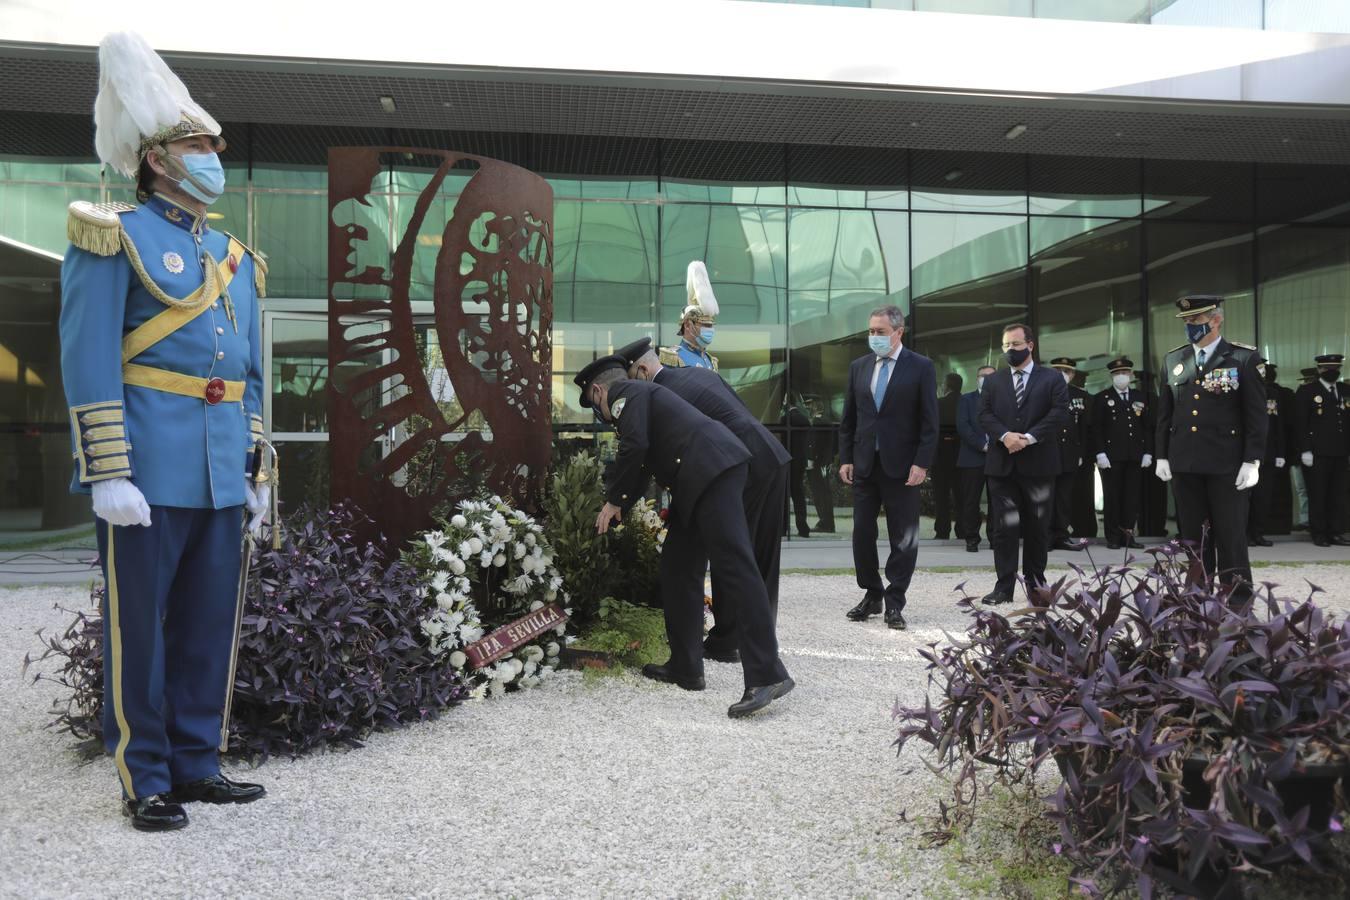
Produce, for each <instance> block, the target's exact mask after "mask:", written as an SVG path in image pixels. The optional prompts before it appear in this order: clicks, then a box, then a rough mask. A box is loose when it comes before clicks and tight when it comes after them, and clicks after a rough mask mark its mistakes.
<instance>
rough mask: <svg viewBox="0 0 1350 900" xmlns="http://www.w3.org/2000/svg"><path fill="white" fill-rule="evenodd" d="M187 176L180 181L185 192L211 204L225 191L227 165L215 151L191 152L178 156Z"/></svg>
mask: <svg viewBox="0 0 1350 900" xmlns="http://www.w3.org/2000/svg"><path fill="white" fill-rule="evenodd" d="M178 160H179V162H181V163H182V164H183V168H185V169H187V177H185V178H183V179H182V180H181V181H179V182H178V186H179V187H180V188H182V189H183V191H184V193H186V194H188V195H189V196H191V197H196V198H197V199H198V200H200V201H202V202H203V203H205V204H206V205H207V206H210V205H211V204H212V203H215V202H216V201H217V200H219V199H220V195H221V194H223V193H225V167H224V166H222V165H221V164H220V157H219V156H217V155H216V154H214V153H189V154H188V155H187V156H180V157H178Z"/></svg>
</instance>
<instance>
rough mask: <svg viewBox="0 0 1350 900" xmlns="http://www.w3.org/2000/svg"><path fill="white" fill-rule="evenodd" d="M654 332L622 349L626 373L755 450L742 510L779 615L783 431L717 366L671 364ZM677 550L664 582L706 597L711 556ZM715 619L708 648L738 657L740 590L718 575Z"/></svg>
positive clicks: (723, 657)
mask: <svg viewBox="0 0 1350 900" xmlns="http://www.w3.org/2000/svg"><path fill="white" fill-rule="evenodd" d="M651 343H652V341H651V338H642V339H640V340H636V341H634V342H633V343H631V344H629V345H628V346H626V347H624V348H622V349H621V350H619V353H618V355H619V356H621V357H623V360H624V362H625V363H626V364H627V366H628V376H629V377H630V378H636V379H639V380H641V381H650V382H653V383H655V384H659V385H661V387H663V388H667V389H668V390H670V391H673V392H674V393H675V395H676V396H678V397H679V398H680V399H681V400H683V401H684V402H686V403H688V404H689V405H690V406H692V407H694V409H696V410H698V411H699V412H701V413H703V414H704V415H705V416H707V417H708V418H710V419H713V420H714V421H717V422H721V423H722V424H723V425H725V426H727V428H729V429H730V430H731V433H732V434H733V435H735V436H736V439H737V440H738V441H740V442H741V443H742V444H744V445H745V448H746V449H747V450H749V451H750V462H749V468H748V470H747V474H746V480H745V497H744V515H745V518H746V524H747V525H748V527H749V529H750V542H751V545H752V546H753V548H754V554H755V566H756V569H757V570H758V572H759V574H760V577H761V578H763V579H764V589H765V591H766V592H767V593H768V596H769V609H770V610H772V612H773V616H774V620H775V621H777V618H778V563H779V559H780V557H781V556H782V547H783V542H782V536H783V511H784V507H785V505H786V503H785V501H786V500H787V496H786V495H787V491H788V474H789V470H790V468H791V466H790V463H791V457H789V456H788V452H787V450H785V449H784V448H783V445H782V443H780V442H779V440H778V438H776V437H774V436H773V433H772V432H770V431H769V429H767V428H765V427H764V425H763V424H762V423H760V421H759V420H758V419H756V418H755V417H754V416H753V415H751V414H750V410H749V409H747V408H746V406H745V403H743V402H742V401H741V398H740V396H739V395H738V394H737V393H736V392H735V391H734V390H732V387H731V385H729V384H727V383H726V382H725V381H723V380H722V376H721V375H718V374H717V373H716V372H714V371H712V370H711V369H704V368H700V367H692V366H686V367H684V368H679V369H673V368H670V367H669V366H663V365H661V362H660V360H659V359H658V358H657V354H656V351H654V350H653V349H652V347H651ZM676 549H684V548H671V547H670V546H669V536H667V540H666V546H664V547H663V548H662V554H661V563H662V566H661V571H662V575H661V579H662V582H667V581H671V580H674V581H676V582H679V583H683V584H684V585H685V588H684V590H686V591H687V592H689V593H690V594H692V595H693V596H694V597H695V602H700V601H701V600H702V598H703V570H704V569H705V568H706V566H707V555H706V554H704V555H701V556H700V555H694V551H695V550H696V549H697V548H696V547H693V546H690V547H689V548H688V549H689V555H687V556H686V557H684V558H677V555H676V553H675V552H674V551H675V550H676ZM712 598H713V606H712V609H713V619H714V621H715V623H716V624H714V625H713V628H712V631H711V632H709V634H708V637H707V639H706V640H705V641H704V642H703V655H704V657H705V658H707V659H714V660H717V661H719V662H736V661H737V660H738V659H739V658H740V656H739V654H738V652H737V643H738V639H737V633H736V632H737V627H736V597H735V595H734V594H732V593H731V592H730V591H729V590H727V589H726V587H725V586H724V585H722V584H721V583H720V582H719V581H718V579H717V576H714V580H713V585H712Z"/></svg>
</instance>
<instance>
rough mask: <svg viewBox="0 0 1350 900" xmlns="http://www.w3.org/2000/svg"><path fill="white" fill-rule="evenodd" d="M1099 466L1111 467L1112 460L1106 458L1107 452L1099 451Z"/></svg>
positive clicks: (1102, 467)
mask: <svg viewBox="0 0 1350 900" xmlns="http://www.w3.org/2000/svg"><path fill="white" fill-rule="evenodd" d="M1097 468H1099V469H1109V468H1111V460H1109V459H1107V458H1106V454H1105V453H1098V454H1097Z"/></svg>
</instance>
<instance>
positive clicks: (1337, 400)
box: [1294, 353, 1350, 547]
mask: <svg viewBox="0 0 1350 900" xmlns="http://www.w3.org/2000/svg"><path fill="white" fill-rule="evenodd" d="M1344 360H1345V357H1344V356H1342V355H1341V354H1339V353H1325V354H1323V355H1321V356H1319V357H1317V359H1316V362H1317V379H1316V380H1315V381H1313V382H1312V383H1311V384H1305V385H1303V386H1302V387H1300V388H1299V389H1298V393H1296V394H1295V395H1294V406H1295V409H1296V411H1297V413H1296V414H1297V417H1298V441H1299V452H1300V458H1299V461H1300V462H1301V463H1302V464H1303V478H1304V480H1305V481H1306V482H1307V485H1308V530H1309V531H1310V532H1312V539H1313V543H1314V544H1316V545H1317V546H1318V547H1331V546H1333V545H1334V546H1337V547H1350V540H1347V539H1346V537H1345V535H1344V532H1345V506H1344V502H1345V494H1346V480H1347V477H1350V471H1348V470H1347V459H1348V458H1350V385H1346V384H1345V383H1344V382H1342V381H1341V363H1342V362H1343V361H1344Z"/></svg>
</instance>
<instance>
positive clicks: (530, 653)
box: [524, 644, 544, 663]
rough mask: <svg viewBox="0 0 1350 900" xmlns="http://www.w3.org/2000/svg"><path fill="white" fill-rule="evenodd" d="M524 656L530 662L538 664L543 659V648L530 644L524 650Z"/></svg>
mask: <svg viewBox="0 0 1350 900" xmlns="http://www.w3.org/2000/svg"><path fill="white" fill-rule="evenodd" d="M524 656H525V658H526V659H528V660H529V661H530V662H533V663H538V662H539V660H541V659H543V658H544V648H543V647H540V646H539V645H538V644H531V645H530V646H528V647H526V648H525V653H524Z"/></svg>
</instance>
